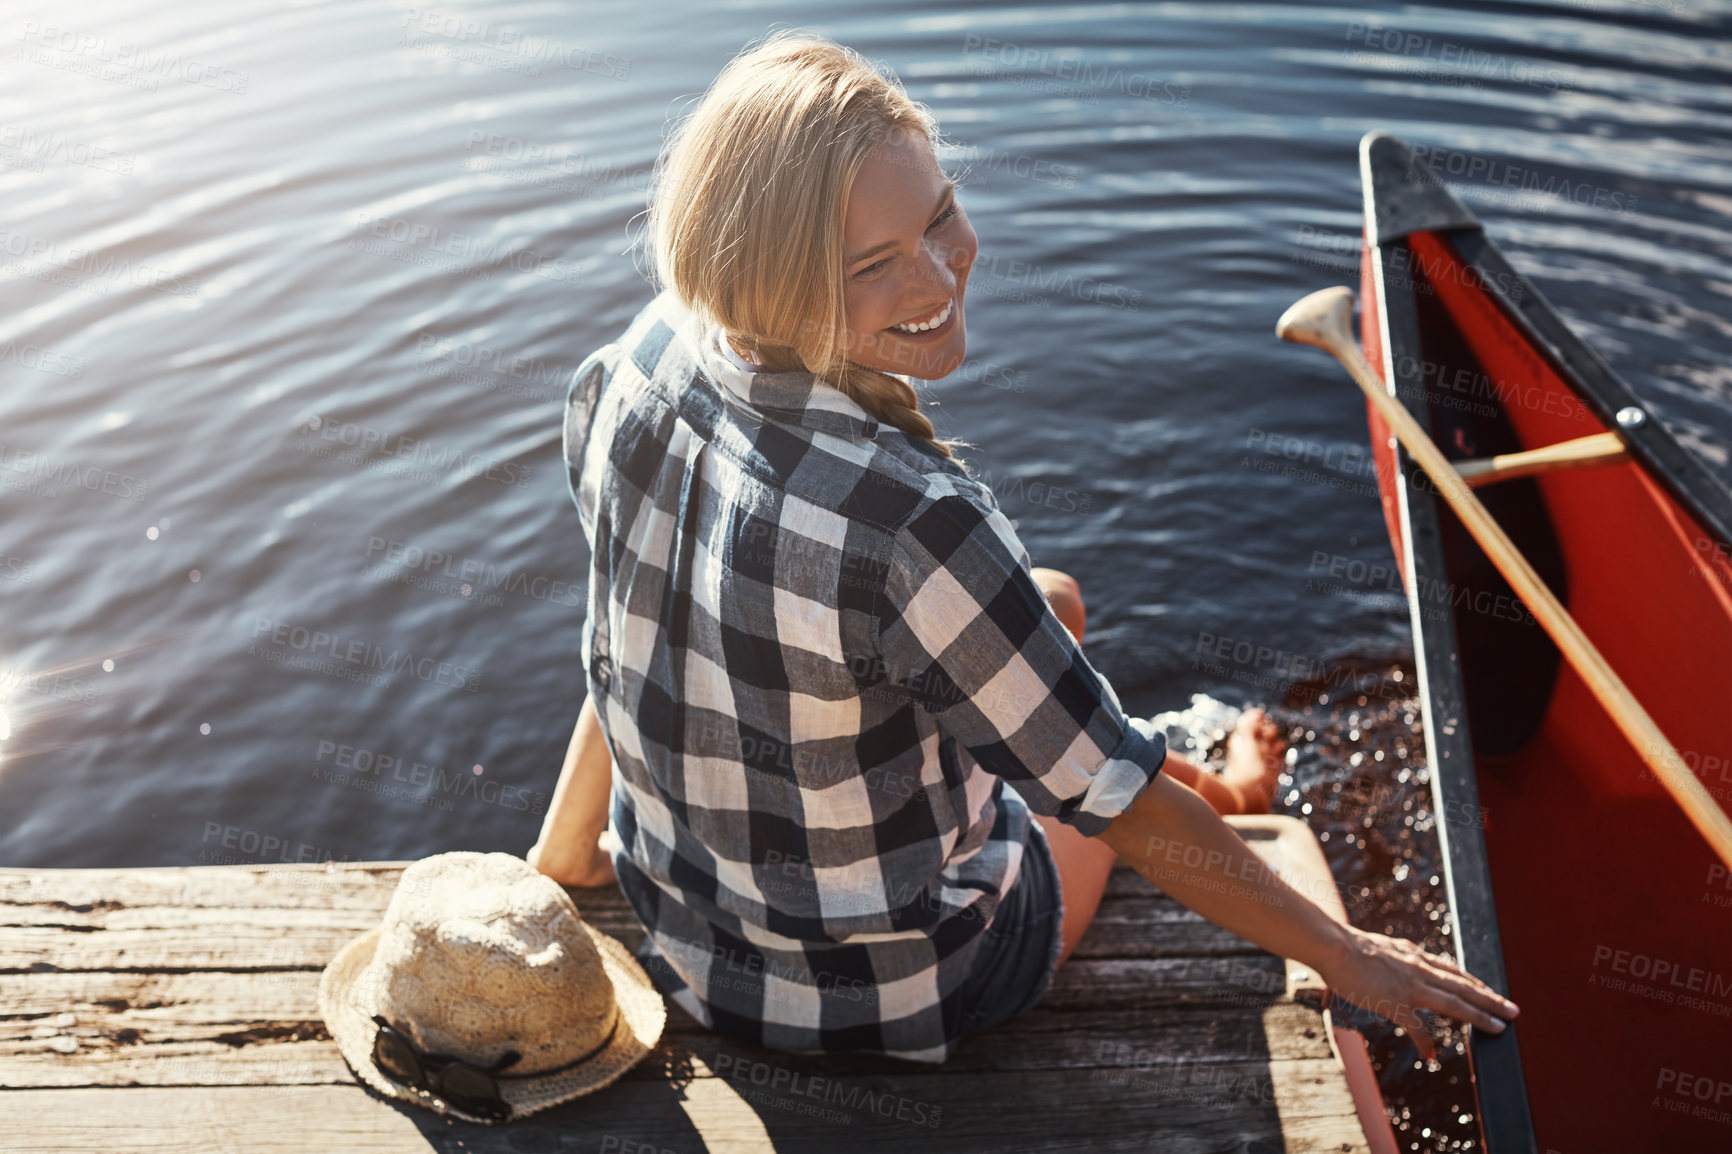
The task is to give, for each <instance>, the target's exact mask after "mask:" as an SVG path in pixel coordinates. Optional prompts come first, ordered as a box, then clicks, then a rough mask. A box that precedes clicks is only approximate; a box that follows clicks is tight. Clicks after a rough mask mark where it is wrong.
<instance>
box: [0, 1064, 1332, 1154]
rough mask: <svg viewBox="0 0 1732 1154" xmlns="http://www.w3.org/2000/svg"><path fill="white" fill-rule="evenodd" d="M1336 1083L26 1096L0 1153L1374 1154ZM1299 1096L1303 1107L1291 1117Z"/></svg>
mask: <svg viewBox="0 0 1732 1154" xmlns="http://www.w3.org/2000/svg"><path fill="white" fill-rule="evenodd" d="M1326 1065H1327V1064H1325V1063H1319V1062H1278V1063H1274V1064H1273V1067H1272V1068H1271V1067H1264V1066H1260V1065H1258V1064H1255V1063H1246V1064H1242V1065H1241V1066H1239V1067H1237V1068H1234V1069H1229V1070H1219V1071H1215V1076H1214V1077H1213V1078H1211V1079H1208V1080H1193V1081H1189V1082H1187V1081H1184V1080H1182V1079H1170V1080H1166V1081H1161V1082H1152V1081H1151V1082H1149V1083H1148V1084H1146V1085H1145V1084H1138V1085H1131V1084H1129V1083H1127V1084H1126V1085H1122V1086H1121V1085H1113V1084H1111V1083H1110V1082H1108V1081H1107V1080H1106V1079H1095V1080H1094V1081H1093V1083H1092V1084H1091V1082H1090V1080H1088V1079H1078V1078H1077V1077H1076V1075H1074V1074H1072V1073H1070V1072H1051V1071H1048V1072H1032V1073H1005V1074H985V1075H970V1076H964V1077H921V1076H910V1077H908V1078H906V1079H904V1080H902V1081H901V1082H900V1083H899V1084H897V1085H895V1086H887V1085H882V1084H880V1080H874V1079H841V1080H839V1081H837V1082H835V1083H829V1082H827V1083H825V1084H823V1085H822V1086H820V1087H818V1088H817V1092H816V1093H813V1092H812V1085H813V1084H811V1083H805V1084H803V1085H801V1086H799V1087H798V1090H799V1092H798V1093H796V1092H795V1090H796V1087H794V1086H792V1085H788V1084H783V1085H770V1084H765V1085H756V1084H754V1082H753V1081H752V1077H753V1075H754V1074H755V1073H757V1071H754V1070H749V1069H748V1070H742V1071H734V1070H732V1069H729V1070H726V1071H723V1072H722V1074H721V1076H717V1075H716V1074H715V1073H713V1072H712V1071H708V1070H704V1071H694V1075H695V1076H694V1077H692V1078H690V1079H689V1080H688V1081H687V1082H686V1083H685V1084H683V1085H682V1084H679V1083H676V1082H660V1081H658V1082H621V1083H617V1084H616V1085H614V1086H612V1087H609V1088H608V1090H607V1091H606V1092H604V1093H601V1094H597V1095H595V1096H594V1097H591V1098H582V1099H578V1100H577V1101H575V1102H570V1103H566V1104H563V1105H561V1106H558V1107H555V1108H554V1109H552V1110H549V1111H547V1112H545V1113H542V1114H537V1115H534V1116H533V1117H531V1118H528V1119H525V1120H524V1121H522V1122H519V1123H516V1124H513V1125H511V1126H509V1127H501V1128H490V1127H482V1126H470V1125H466V1124H464V1123H454V1122H448V1121H446V1120H444V1119H441V1118H439V1117H437V1116H436V1115H433V1114H431V1113H428V1112H425V1111H419V1110H415V1109H414V1108H412V1107H400V1106H395V1105H389V1104H382V1103H381V1102H380V1101H379V1100H378V1099H376V1098H375V1097H373V1096H372V1095H369V1094H367V1093H366V1092H365V1091H363V1090H361V1089H360V1088H358V1087H354V1086H270V1087H184V1088H172V1089H136V1090H126V1091H111V1090H27V1091H14V1092H12V1093H9V1094H8V1095H7V1096H6V1106H7V1107H8V1109H6V1110H5V1111H4V1112H3V1113H0V1143H3V1144H4V1146H5V1148H7V1149H21V1150H24V1149H27V1150H32V1151H39V1152H41V1154H88V1152H89V1151H91V1150H102V1151H105V1152H113V1154H122V1152H131V1151H139V1152H147V1151H148V1152H152V1154H157V1152H163V1154H166V1152H168V1151H174V1152H175V1154H183V1152H184V1154H200V1152H203V1151H225V1152H228V1151H233V1152H234V1154H242V1152H244V1154H290V1152H293V1154H305V1151H308V1150H342V1151H345V1152H348V1154H400V1152H406V1151H416V1152H425V1151H427V1150H429V1149H431V1150H434V1151H442V1152H447V1151H448V1152H451V1154H457V1152H458V1151H462V1152H463V1154H521V1152H522V1151H530V1150H534V1151H560V1152H562V1154H563V1152H566V1151H572V1152H579V1151H582V1152H596V1154H608V1152H613V1154H640V1152H642V1154H651V1152H653V1154H662V1152H664V1151H673V1152H678V1154H685V1152H688V1151H689V1152H691V1154H700V1152H716V1151H747V1150H765V1149H774V1150H776V1151H779V1152H784V1154H797V1152H806V1151H810V1152H812V1154H850V1152H852V1151H868V1150H877V1149H880V1148H882V1146H883V1145H884V1144H885V1143H887V1142H899V1143H902V1144H903V1145H904V1146H905V1147H910V1148H912V1149H915V1150H923V1149H943V1150H945V1151H947V1152H950V1151H956V1152H959V1154H966V1152H970V1151H981V1152H992V1154H1022V1152H1030V1154H1032V1152H1034V1151H1055V1150H1075V1151H1125V1152H1132V1151H1135V1152H1137V1154H1142V1152H1145V1151H1148V1150H1150V1149H1159V1150H1161V1151H1163V1152H1164V1154H1167V1152H1170V1154H1221V1152H1224V1151H1229V1150H1231V1151H1247V1150H1248V1151H1257V1152H1259V1154H1260V1152H1263V1151H1268V1152H1271V1154H1273V1152H1276V1151H1282V1150H1286V1151H1290V1152H1295V1154H1297V1152H1305V1154H1313V1152H1314V1154H1322V1152H1324V1151H1333V1152H1338V1154H1360V1152H1362V1151H1364V1150H1365V1149H1366V1147H1365V1144H1364V1142H1363V1139H1362V1138H1358V1139H1357V1140H1356V1139H1355V1138H1354V1137H1351V1136H1350V1135H1351V1134H1352V1132H1353V1130H1354V1127H1352V1126H1350V1125H1349V1124H1350V1123H1351V1122H1352V1120H1353V1119H1352V1113H1351V1111H1352V1104H1351V1102H1350V1101H1348V1100H1347V1098H1346V1095H1345V1090H1344V1089H1342V1090H1341V1091H1340V1092H1338V1093H1333V1094H1332V1093H1329V1092H1328V1089H1329V1085H1330V1084H1331V1083H1332V1082H1338V1081H1339V1079H1338V1077H1334V1076H1333V1071H1332V1068H1326ZM706 1075H707V1076H706ZM736 1075H737V1076H736ZM1295 1090H1297V1091H1302V1096H1300V1097H1299V1098H1297V1099H1294V1100H1293V1101H1292V1102H1291V1105H1290V1099H1292V1098H1293V1094H1294V1091H1295ZM1313 1091H1316V1092H1313ZM1034 1103H1038V1106H1033V1105H1030V1106H1028V1107H1026V1108H1019V1107H1018V1105H1017V1104H1034ZM898 1115H900V1117H898ZM923 1123H924V1124H923ZM934 1123H935V1124H934ZM627 1143H630V1144H631V1145H627ZM646 1148H647V1149H646Z"/></svg>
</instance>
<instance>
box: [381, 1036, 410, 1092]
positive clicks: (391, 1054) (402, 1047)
mask: <svg viewBox="0 0 1732 1154" xmlns="http://www.w3.org/2000/svg"><path fill="white" fill-rule="evenodd" d="M373 1064H374V1065H376V1066H378V1067H379V1069H381V1070H383V1071H384V1072H385V1073H386V1075H388V1076H389V1077H392V1078H395V1079H396V1080H397V1081H399V1082H407V1083H409V1084H410V1085H415V1084H416V1083H418V1082H419V1081H420V1079H421V1063H420V1062H418V1061H417V1060H416V1059H415V1051H413V1050H411V1049H410V1048H409V1044H408V1043H407V1042H405V1041H404V1040H403V1039H402V1038H399V1037H397V1036H396V1035H394V1034H390V1033H386V1032H384V1031H380V1033H379V1036H378V1038H377V1039H376V1040H375V1041H374V1042H373Z"/></svg>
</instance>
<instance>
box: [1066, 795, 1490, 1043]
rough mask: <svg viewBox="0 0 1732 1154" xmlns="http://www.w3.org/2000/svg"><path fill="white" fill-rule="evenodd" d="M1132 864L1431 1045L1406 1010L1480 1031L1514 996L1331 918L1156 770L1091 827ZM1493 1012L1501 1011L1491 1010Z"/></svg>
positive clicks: (1206, 914)
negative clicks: (1116, 810)
mask: <svg viewBox="0 0 1732 1154" xmlns="http://www.w3.org/2000/svg"><path fill="white" fill-rule="evenodd" d="M1097 836H1098V837H1099V838H1100V840H1101V841H1103V842H1105V843H1106V844H1107V845H1109V846H1111V847H1112V848H1113V850H1114V851H1115V852H1116V853H1117V854H1118V855H1119V856H1120V857H1121V858H1123V859H1124V860H1125V861H1126V862H1127V863H1129V864H1130V865H1131V867H1132V868H1134V869H1135V870H1136V871H1137V872H1138V873H1140V874H1142V875H1143V876H1144V877H1145V878H1147V879H1148V880H1149V881H1151V882H1153V883H1154V884H1155V885H1157V886H1159V887H1160V888H1161V889H1162V890H1163V891H1165V892H1166V893H1167V894H1169V895H1170V896H1172V897H1173V898H1174V899H1176V900H1177V901H1179V902H1181V903H1183V904H1184V905H1186V906H1188V907H1189V908H1191V909H1193V910H1195V911H1196V912H1197V913H1199V914H1201V915H1203V916H1204V917H1205V918H1208V919H1209V920H1210V921H1212V922H1214V923H1215V924H1216V925H1218V926H1221V927H1222V928H1224V929H1227V930H1231V931H1232V932H1233V933H1235V934H1238V935H1239V936H1240V937H1242V938H1244V939H1246V940H1247V941H1249V942H1252V943H1254V944H1256V945H1259V946H1261V947H1263V948H1264V949H1266V950H1268V951H1269V952H1270V953H1273V954H1279V955H1281V956H1282V957H1285V958H1292V959H1293V960H1295V961H1297V962H1301V963H1303V964H1305V965H1308V966H1310V967H1312V968H1313V969H1314V970H1316V971H1317V972H1318V973H1319V974H1321V975H1322V976H1323V980H1324V981H1326V982H1327V983H1329V988H1330V990H1331V992H1332V993H1334V994H1336V995H1338V996H1340V997H1341V998H1343V999H1345V1000H1347V1001H1349V1002H1352V1003H1353V1004H1354V1005H1356V1006H1361V1007H1363V1008H1364V1009H1367V1010H1371V1011H1372V1012H1374V1013H1377V1014H1381V1015H1382V1016H1384V1017H1386V1018H1388V1019H1389V1020H1390V1021H1392V1022H1394V1023H1395V1024H1397V1025H1399V1026H1402V1027H1405V1028H1406V1029H1407V1031H1408V1032H1409V1034H1411V1035H1412V1037H1413V1039H1414V1044H1415V1045H1416V1046H1418V1048H1419V1051H1420V1053H1421V1054H1422V1055H1423V1056H1424V1057H1426V1058H1428V1059H1429V1058H1431V1057H1434V1056H1435V1053H1436V1050H1435V1046H1434V1045H1433V1044H1432V1041H1431V1034H1430V1032H1429V1031H1428V1030H1427V1028H1426V1025H1425V1023H1424V1021H1423V1020H1422V1019H1420V1018H1419V1017H1418V1016H1417V1014H1416V1013H1415V1011H1417V1010H1421V1009H1427V1010H1436V1011H1440V1012H1442V1013H1444V1014H1448V1015H1449V1016H1450V1017H1452V1018H1457V1019H1459V1020H1461V1021H1464V1022H1471V1023H1472V1024H1473V1025H1474V1026H1475V1027H1476V1028H1478V1029H1481V1030H1485V1031H1487V1032H1489V1033H1493V1034H1498V1033H1502V1032H1503V1028H1504V1021H1503V1020H1501V1019H1507V1018H1513V1017H1514V1016H1515V1015H1516V1014H1517V1013H1519V1011H1518V1009H1517V1008H1516V1005H1515V1003H1513V1002H1511V1001H1509V1000H1508V999H1506V998H1502V997H1500V996H1498V994H1497V993H1496V992H1494V991H1493V990H1492V989H1491V987H1489V986H1487V985H1486V984H1485V983H1484V982H1481V981H1480V980H1479V979H1478V978H1475V977H1473V976H1471V975H1469V974H1467V973H1464V972H1463V971H1462V970H1460V969H1459V968H1457V966H1456V965H1455V963H1454V962H1453V961H1451V960H1449V959H1447V958H1443V957H1439V956H1437V955H1436V954H1427V953H1425V952H1424V951H1423V950H1421V949H1420V948H1419V947H1418V946H1416V945H1414V944H1413V943H1412V942H1406V941H1402V940H1401V939H1399V938H1390V937H1385V936H1384V935H1382V934H1373V933H1367V932H1365V931H1363V930H1357V929H1354V928H1353V927H1352V926H1348V925H1343V924H1341V923H1339V922H1336V921H1335V920H1334V919H1333V918H1331V917H1330V916H1329V915H1328V914H1326V913H1324V912H1323V910H1322V909H1321V908H1319V907H1318V905H1317V904H1316V903H1315V902H1312V901H1311V900H1309V899H1308V898H1306V897H1305V896H1304V895H1303V894H1301V893H1299V892H1298V891H1297V890H1295V889H1293V887H1291V886H1289V885H1288V884H1287V883H1286V882H1284V881H1282V880H1281V878H1280V877H1279V876H1278V875H1276V874H1275V873H1273V872H1272V871H1271V870H1269V868H1268V867H1267V866H1264V865H1263V864H1262V859H1261V858H1259V857H1257V855H1256V854H1255V853H1253V852H1252V850H1251V848H1250V847H1249V846H1247V845H1246V844H1245V843H1244V841H1243V840H1242V839H1241V838H1240V837H1239V835H1238V834H1237V833H1235V832H1233V829H1232V827H1231V826H1229V825H1228V824H1227V823H1226V822H1224V821H1222V820H1221V818H1220V815H1218V814H1217V813H1216V812H1215V811H1214V810H1213V809H1212V808H1210V806H1209V804H1208V803H1207V802H1205V801H1204V800H1203V799H1202V798H1200V797H1198V796H1197V795H1196V794H1195V793H1193V792H1192V791H1190V790H1188V789H1186V788H1184V787H1183V786H1181V785H1180V784H1179V783H1178V782H1176V781H1174V780H1173V779H1172V778H1170V777H1168V776H1167V775H1166V774H1165V773H1163V774H1160V775H1159V776H1157V777H1156V778H1155V779H1154V780H1153V781H1152V782H1150V783H1149V786H1148V788H1147V789H1145V790H1144V791H1143V792H1142V793H1141V794H1139V795H1138V797H1137V799H1136V800H1135V801H1134V802H1132V803H1131V807H1130V808H1129V809H1127V810H1126V811H1125V812H1124V813H1122V814H1120V815H1119V816H1118V817H1116V818H1114V819H1113V820H1112V823H1111V824H1109V825H1108V826H1107V827H1106V829H1104V830H1102V831H1101V832H1100V833H1099V834H1098V835H1097ZM1499 1015H1501V1018H1500V1017H1499Z"/></svg>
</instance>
